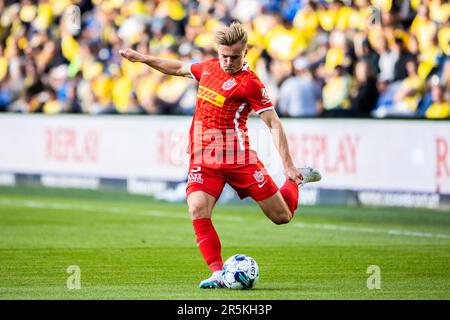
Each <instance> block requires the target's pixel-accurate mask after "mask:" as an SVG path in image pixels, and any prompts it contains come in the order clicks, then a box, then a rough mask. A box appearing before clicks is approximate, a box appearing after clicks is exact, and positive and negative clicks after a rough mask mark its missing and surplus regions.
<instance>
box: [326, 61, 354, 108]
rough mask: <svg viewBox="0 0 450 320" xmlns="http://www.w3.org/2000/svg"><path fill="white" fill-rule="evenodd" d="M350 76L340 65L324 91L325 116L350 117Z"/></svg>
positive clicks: (329, 78)
mask: <svg viewBox="0 0 450 320" xmlns="http://www.w3.org/2000/svg"><path fill="white" fill-rule="evenodd" d="M350 81H351V80H350V76H349V75H348V74H347V73H346V72H345V70H344V67H343V66H341V65H338V66H336V67H335V69H334V71H333V73H332V74H331V75H330V76H329V77H328V79H327V81H326V84H325V86H324V87H323V89H322V96H323V115H325V116H348V115H350V114H351V111H350V101H349V94H350V83H351V82H350Z"/></svg>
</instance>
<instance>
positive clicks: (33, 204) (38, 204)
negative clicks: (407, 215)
mask: <svg viewBox="0 0 450 320" xmlns="http://www.w3.org/2000/svg"><path fill="white" fill-rule="evenodd" d="M1 205H3V206H23V207H26V208H41V209H42V208H44V209H55V210H69V211H85V212H100V213H115V214H131V215H139V216H150V217H164V218H175V219H190V217H189V215H188V214H187V213H186V214H183V215H181V214H174V213H173V212H171V213H167V212H164V211H155V210H151V211H147V210H146V211H137V210H130V209H125V208H101V207H95V206H89V205H70V204H66V203H54V202H52V203H49V202H45V201H30V200H8V199H1V200H0V206H1ZM214 219H216V220H224V221H236V222H242V221H246V219H245V218H244V217H223V216H215V217H214ZM292 225H293V226H295V227H300V228H309V229H319V230H332V231H349V232H359V233H379V234H386V235H395V236H407V237H420V238H438V239H450V234H443V233H431V232H421V231H411V230H398V229H382V228H369V227H352V226H343V225H335V224H325V223H304V222H297V223H293V224H292Z"/></svg>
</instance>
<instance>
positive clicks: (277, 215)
mask: <svg viewBox="0 0 450 320" xmlns="http://www.w3.org/2000/svg"><path fill="white" fill-rule="evenodd" d="M298 171H299V172H300V173H301V175H302V177H303V179H302V182H301V183H300V185H297V184H296V183H295V182H293V181H291V180H289V179H286V182H285V183H284V185H283V186H282V187H281V188H280V190H279V191H278V192H277V193H275V194H274V195H272V196H271V197H269V198H267V199H264V200H261V201H258V204H259V206H260V207H261V209H262V210H263V212H264V213H265V215H266V216H267V217H268V218H269V219H270V220H271V221H272V222H273V223H275V224H285V223H288V222H289V221H291V220H292V218H293V217H294V211H295V209H297V204H298V197H299V190H298V189H299V186H300V187H302V186H304V185H305V184H306V183H311V182H317V181H320V180H321V179H322V175H321V174H320V172H319V171H318V170H316V169H313V168H310V167H302V168H298Z"/></svg>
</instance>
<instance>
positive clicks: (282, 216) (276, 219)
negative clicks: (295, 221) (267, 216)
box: [271, 212, 292, 225]
mask: <svg viewBox="0 0 450 320" xmlns="http://www.w3.org/2000/svg"><path fill="white" fill-rule="evenodd" d="M291 219H292V215H291V214H290V212H287V213H286V212H279V213H277V214H276V215H273V216H272V218H271V220H272V222H273V223H275V224H277V225H280V224H286V223H289V222H290V221H291Z"/></svg>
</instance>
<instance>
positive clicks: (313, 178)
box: [297, 167, 322, 187]
mask: <svg viewBox="0 0 450 320" xmlns="http://www.w3.org/2000/svg"><path fill="white" fill-rule="evenodd" d="M297 169H298V172H300V174H301V175H302V177H303V180H302V182H301V183H300V187H302V186H304V185H305V184H306V183H310V182H317V181H320V180H321V179H322V175H321V174H320V172H319V170H317V169H313V168H311V167H302V168H297Z"/></svg>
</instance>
